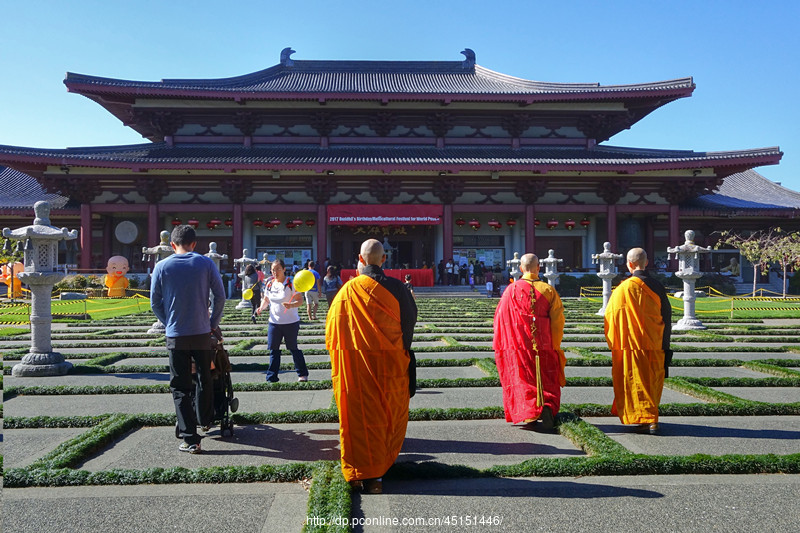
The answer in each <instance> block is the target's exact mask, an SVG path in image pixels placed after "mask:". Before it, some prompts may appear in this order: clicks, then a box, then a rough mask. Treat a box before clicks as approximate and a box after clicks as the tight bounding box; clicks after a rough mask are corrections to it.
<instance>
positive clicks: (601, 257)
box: [592, 242, 623, 316]
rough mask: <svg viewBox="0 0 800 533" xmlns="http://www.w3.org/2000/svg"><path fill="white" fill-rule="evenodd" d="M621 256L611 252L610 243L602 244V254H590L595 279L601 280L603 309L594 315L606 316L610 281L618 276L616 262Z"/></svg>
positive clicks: (609, 295)
mask: <svg viewBox="0 0 800 533" xmlns="http://www.w3.org/2000/svg"><path fill="white" fill-rule="evenodd" d="M622 257H623V256H622V254H615V253H612V252H611V243H610V242H604V243H603V252H602V253H599V254H592V263H595V264H596V265H597V277H598V278H600V279H602V280H603V307H601V308H600V310H599V311H598V312H597V313H596V314H597V315H600V316H603V315H605V314H606V306H607V305H608V300H609V299H610V298H611V281H612V280H613V279H614V278H615V277H617V275H619V271H618V270H617V265H616V263H617V261H619V260H620V259H622Z"/></svg>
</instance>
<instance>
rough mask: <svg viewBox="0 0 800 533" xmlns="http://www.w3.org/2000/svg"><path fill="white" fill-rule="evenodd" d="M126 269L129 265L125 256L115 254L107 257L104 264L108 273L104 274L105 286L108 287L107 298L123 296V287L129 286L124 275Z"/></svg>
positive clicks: (128, 268)
mask: <svg viewBox="0 0 800 533" xmlns="http://www.w3.org/2000/svg"><path fill="white" fill-rule="evenodd" d="M128 270H130V267H129V266H128V260H127V259H126V258H125V257H123V256H121V255H115V256H112V257H109V258H108V264H107V266H106V272H108V274H106V279H105V286H106V287H108V297H109V298H122V297H124V296H125V289H127V288H128V287H129V286H130V282H129V281H128V278H126V277H125V274H127V273H128Z"/></svg>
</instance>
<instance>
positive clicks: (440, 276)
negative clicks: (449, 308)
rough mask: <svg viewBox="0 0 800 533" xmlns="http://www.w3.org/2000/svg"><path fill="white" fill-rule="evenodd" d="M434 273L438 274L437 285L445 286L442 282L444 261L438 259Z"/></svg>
mask: <svg viewBox="0 0 800 533" xmlns="http://www.w3.org/2000/svg"><path fill="white" fill-rule="evenodd" d="M436 272H437V273H438V274H439V285H445V282H444V260H443V259H440V260H439V264H438V265H437V266H436Z"/></svg>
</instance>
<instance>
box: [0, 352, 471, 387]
mask: <svg viewBox="0 0 800 533" xmlns="http://www.w3.org/2000/svg"><path fill="white" fill-rule="evenodd" d="M262 359H263V358H262ZM234 362H238V361H234ZM259 362H264V361H263V360H262V361H259ZM149 364H154V363H149ZM162 364H166V361H165V362H164V363H162ZM280 376H281V379H283V380H284V381H289V382H291V381H292V380H293V379H295V376H296V374H295V373H294V371H283V372H281V374H280ZM485 377H486V374H485V373H484V372H483V371H482V370H481V369H479V368H477V367H475V366H450V367H447V366H445V367H420V368H418V369H417V378H418V379H440V378H448V379H456V378H485ZM265 379H266V370H265V371H263V372H232V373H231V381H232V382H233V383H261V382H263V381H264V380H265ZM330 379H331V371H330V370H326V369H320V370H316V369H311V370H309V380H310V381H322V380H330ZM4 384H5V386H6V387H11V386H20V387H35V386H54V385H70V386H82V385H162V384H169V374H168V373H166V372H160V373H159V372H155V373H125V374H83V375H71V374H70V375H66V376H44V377H14V376H5V378H4Z"/></svg>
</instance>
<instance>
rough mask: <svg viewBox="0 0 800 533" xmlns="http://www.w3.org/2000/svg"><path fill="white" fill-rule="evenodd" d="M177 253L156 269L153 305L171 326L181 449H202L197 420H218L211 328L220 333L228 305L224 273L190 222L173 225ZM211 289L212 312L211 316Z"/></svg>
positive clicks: (172, 372)
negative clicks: (203, 251) (203, 250)
mask: <svg viewBox="0 0 800 533" xmlns="http://www.w3.org/2000/svg"><path fill="white" fill-rule="evenodd" d="M170 244H171V245H172V249H173V250H175V254H174V255H171V256H169V257H168V258H166V259H164V260H163V261H159V262H158V263H157V264H156V266H155V268H154V269H153V276H152V282H151V284H150V305H151V307H152V308H153V313H155V315H156V317H158V319H159V320H160V321H161V322H162V323H163V324H165V325H166V327H167V332H166V334H167V350H168V352H169V373H170V382H169V388H170V391H172V399H173V401H174V402H175V411H176V413H177V415H178V436H179V437H180V438H183V442H182V443H181V445H180V446H179V447H178V449H179V450H181V451H184V452H189V453H200V451H201V449H200V439H201V438H202V437H200V436H199V435H198V434H197V423H198V421H199V422H200V424H201V425H202V426H204V427H208V426H210V425H211V423H212V422H213V420H214V406H213V390H212V385H211V360H212V359H213V357H214V351H213V349H212V346H211V333H212V332H214V333H215V335H216V336H217V338H219V339H220V340H221V339H222V332H221V331H220V329H219V323H220V320H221V319H222V310H223V307H224V306H225V292H224V290H223V287H222V278H221V277H220V275H219V271H218V270H217V267H216V266H215V265H214V262H213V261H212V260H211V259H209V258H208V257H205V256H203V255H200V254H198V253H196V252H195V251H194V248H195V246H196V245H197V236H196V234H195V231H194V228H192V227H191V226H186V225H183V226H177V227H176V228H175V229H174V230H172V235H171V236H170ZM209 291H210V292H211V300H212V302H211V316H210V317H209V311H208V307H209ZM192 360H194V362H195V369H196V382H197V384H196V392H195V398H196V400H195V403H196V411H195V408H194V407H193V406H192V397H191V393H192V387H193V385H192Z"/></svg>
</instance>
